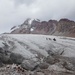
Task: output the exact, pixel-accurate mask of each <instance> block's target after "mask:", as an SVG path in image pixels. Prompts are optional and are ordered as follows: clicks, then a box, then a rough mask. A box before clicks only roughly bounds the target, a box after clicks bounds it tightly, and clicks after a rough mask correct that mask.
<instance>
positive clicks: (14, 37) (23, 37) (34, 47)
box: [0, 34, 75, 59]
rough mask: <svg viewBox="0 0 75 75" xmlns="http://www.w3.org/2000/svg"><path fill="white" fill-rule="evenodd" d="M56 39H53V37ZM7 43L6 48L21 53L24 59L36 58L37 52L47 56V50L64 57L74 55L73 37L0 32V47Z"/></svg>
mask: <svg viewBox="0 0 75 75" xmlns="http://www.w3.org/2000/svg"><path fill="white" fill-rule="evenodd" d="M54 38H55V39H56V41H54V40H53V39H54ZM4 43H5V44H7V45H8V50H9V51H12V52H14V53H18V54H21V55H22V56H24V57H25V58H26V59H31V58H36V57H37V56H38V55H39V54H40V55H42V56H44V57H47V56H48V51H52V52H54V53H58V54H61V53H62V56H66V57H75V38H70V37H62V36H51V35H33V34H1V35H0V47H3V45H5V44H4Z"/></svg>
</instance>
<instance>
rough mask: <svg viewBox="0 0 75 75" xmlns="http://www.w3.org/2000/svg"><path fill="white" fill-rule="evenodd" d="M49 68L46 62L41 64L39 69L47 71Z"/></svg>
mask: <svg viewBox="0 0 75 75" xmlns="http://www.w3.org/2000/svg"><path fill="white" fill-rule="evenodd" d="M48 67H49V64H48V63H46V62H43V63H40V64H39V68H40V69H47V68H48Z"/></svg>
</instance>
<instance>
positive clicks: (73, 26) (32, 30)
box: [11, 18, 75, 37]
mask: <svg viewBox="0 0 75 75" xmlns="http://www.w3.org/2000/svg"><path fill="white" fill-rule="evenodd" d="M11 34H47V35H60V36H72V37H75V22H74V21H71V20H69V19H65V18H64V19H60V20H59V21H56V20H49V21H48V22H47V21H40V20H39V19H27V20H25V22H24V23H23V24H21V25H19V26H14V27H12V28H11Z"/></svg>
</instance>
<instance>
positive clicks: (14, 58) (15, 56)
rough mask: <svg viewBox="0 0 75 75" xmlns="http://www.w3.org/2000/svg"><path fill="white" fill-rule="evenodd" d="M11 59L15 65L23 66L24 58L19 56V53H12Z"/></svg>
mask: <svg viewBox="0 0 75 75" xmlns="http://www.w3.org/2000/svg"><path fill="white" fill-rule="evenodd" d="M10 59H11V61H12V62H13V63H15V64H21V63H22V62H23V60H24V57H23V56H22V55H20V54H17V53H11V54H10Z"/></svg>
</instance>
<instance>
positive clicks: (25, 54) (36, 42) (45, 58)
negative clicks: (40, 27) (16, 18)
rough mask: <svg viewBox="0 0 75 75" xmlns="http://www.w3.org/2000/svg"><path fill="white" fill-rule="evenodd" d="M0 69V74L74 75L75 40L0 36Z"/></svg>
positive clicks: (14, 35) (19, 35)
mask: <svg viewBox="0 0 75 75" xmlns="http://www.w3.org/2000/svg"><path fill="white" fill-rule="evenodd" d="M13 63H14V64H15V66H14V65H12V64H13ZM8 64H9V66H8ZM6 65H7V66H6ZM12 66H13V67H12ZM0 67H1V68H0V75H6V74H7V75H13V74H14V75H75V38H70V37H59V36H58V37H57V36H49V35H32V34H25V35H24V34H1V35H0Z"/></svg>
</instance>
